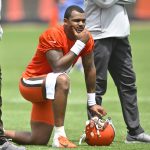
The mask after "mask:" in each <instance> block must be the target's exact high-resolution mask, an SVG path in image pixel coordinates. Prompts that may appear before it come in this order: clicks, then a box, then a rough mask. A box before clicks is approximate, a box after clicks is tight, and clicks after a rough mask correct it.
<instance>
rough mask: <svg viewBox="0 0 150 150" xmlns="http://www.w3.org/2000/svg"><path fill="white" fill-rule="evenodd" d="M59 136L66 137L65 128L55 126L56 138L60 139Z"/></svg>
mask: <svg viewBox="0 0 150 150" xmlns="http://www.w3.org/2000/svg"><path fill="white" fill-rule="evenodd" d="M58 136H64V137H66V133H65V129H64V126H61V127H56V126H54V138H58Z"/></svg>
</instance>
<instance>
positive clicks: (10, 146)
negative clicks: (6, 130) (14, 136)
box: [0, 141, 26, 150]
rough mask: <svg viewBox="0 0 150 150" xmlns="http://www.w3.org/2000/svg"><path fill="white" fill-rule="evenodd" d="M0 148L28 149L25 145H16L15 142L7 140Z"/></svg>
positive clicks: (11, 149) (4, 149) (5, 149)
mask: <svg viewBox="0 0 150 150" xmlns="http://www.w3.org/2000/svg"><path fill="white" fill-rule="evenodd" d="M0 150H26V148H25V147H23V146H16V145H14V144H13V143H11V142H9V141H7V142H5V143H4V144H3V145H1V147H0Z"/></svg>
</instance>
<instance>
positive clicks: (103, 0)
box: [93, 0, 119, 8]
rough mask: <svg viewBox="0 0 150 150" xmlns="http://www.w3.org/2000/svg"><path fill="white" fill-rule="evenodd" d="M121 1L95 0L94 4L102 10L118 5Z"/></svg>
mask: <svg viewBox="0 0 150 150" xmlns="http://www.w3.org/2000/svg"><path fill="white" fill-rule="evenodd" d="M118 1H119V0H93V2H94V3H95V4H96V5H98V6H99V7H100V8H109V7H111V6H113V5H114V4H115V3H117V2H118Z"/></svg>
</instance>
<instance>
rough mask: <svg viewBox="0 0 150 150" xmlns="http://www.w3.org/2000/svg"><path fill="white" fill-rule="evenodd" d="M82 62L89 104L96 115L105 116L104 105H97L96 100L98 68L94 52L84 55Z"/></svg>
mask: <svg viewBox="0 0 150 150" xmlns="http://www.w3.org/2000/svg"><path fill="white" fill-rule="evenodd" d="M82 64H83V68H84V75H85V83H86V89H87V98H88V106H89V108H90V109H91V111H92V112H94V113H95V114H96V115H101V116H105V115H106V111H105V109H104V108H103V107H102V106H100V105H97V104H96V101H95V85H96V69H95V65H94V60H93V54H92V53H89V54H88V55H86V56H84V57H82Z"/></svg>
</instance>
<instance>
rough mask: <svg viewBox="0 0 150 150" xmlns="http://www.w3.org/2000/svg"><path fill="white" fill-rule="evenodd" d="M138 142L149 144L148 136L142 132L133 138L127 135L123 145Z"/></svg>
mask: <svg viewBox="0 0 150 150" xmlns="http://www.w3.org/2000/svg"><path fill="white" fill-rule="evenodd" d="M139 142H144V143H150V135H148V134H146V133H144V132H143V133H141V134H138V135H134V136H131V135H130V134H128V135H127V137H126V141H125V143H139Z"/></svg>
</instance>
